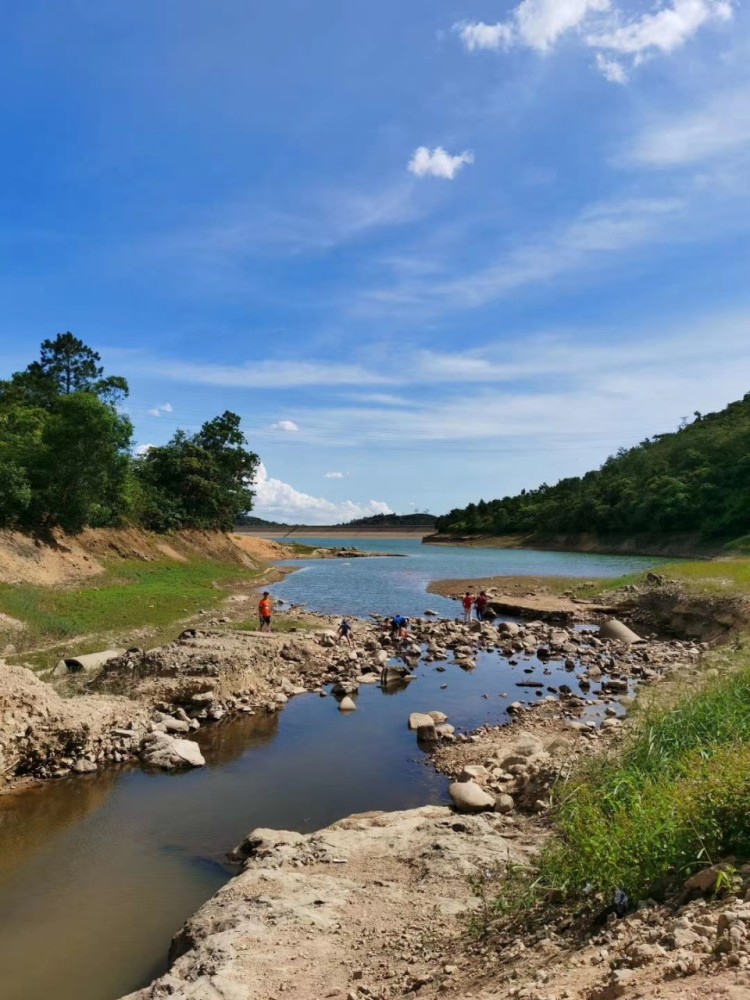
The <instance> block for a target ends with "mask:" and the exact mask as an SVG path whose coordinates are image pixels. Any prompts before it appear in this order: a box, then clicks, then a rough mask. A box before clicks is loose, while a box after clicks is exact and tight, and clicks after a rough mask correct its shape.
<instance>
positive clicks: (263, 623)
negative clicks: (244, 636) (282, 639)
mask: <svg viewBox="0 0 750 1000" xmlns="http://www.w3.org/2000/svg"><path fill="white" fill-rule="evenodd" d="M272 615H273V602H272V601H271V595H270V594H269V593H268V591H267V590H264V591H263V596H262V597H261V599H260V600H259V601H258V618H259V619H260V630H261V632H270V631H271V616H272Z"/></svg>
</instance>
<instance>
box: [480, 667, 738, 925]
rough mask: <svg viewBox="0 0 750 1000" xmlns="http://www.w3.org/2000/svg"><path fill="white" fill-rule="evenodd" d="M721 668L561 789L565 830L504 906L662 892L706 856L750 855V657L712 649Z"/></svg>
mask: <svg viewBox="0 0 750 1000" xmlns="http://www.w3.org/2000/svg"><path fill="white" fill-rule="evenodd" d="M714 662H715V663H716V665H718V666H720V667H721V668H722V669H721V670H720V671H719V676H718V677H715V678H712V679H710V680H708V681H707V682H704V683H703V685H702V686H701V687H699V688H698V689H696V690H693V691H687V692H685V691H683V692H682V693H681V694H680V695H679V696H678V697H677V699H676V700H675V701H674V702H673V703H672V704H668V705H664V704H662V705H661V706H656V707H653V706H652V707H648V708H646V709H644V710H643V711H642V713H641V715H640V716H639V717H637V718H636V719H635V720H634V729H633V731H632V733H631V734H630V736H629V737H628V738H627V739H626V742H625V744H624V745H623V746H622V747H621V748H620V749H619V750H617V751H615V752H613V753H612V754H611V755H610V756H609V757H605V758H604V759H602V758H601V757H596V758H594V759H592V760H591V761H589V762H587V763H586V764H585V765H583V766H581V767H580V768H579V769H577V770H576V772H575V773H574V775H573V776H572V778H571V779H569V780H568V781H567V782H565V783H563V784H561V785H560V786H558V788H557V790H556V793H555V802H556V805H555V809H554V812H553V817H554V821H555V832H556V836H555V837H553V839H552V840H551V841H550V843H549V844H548V846H547V847H546V848H545V850H544V851H543V852H542V855H541V857H540V861H539V865H538V867H537V869H536V871H535V872H533V873H532V874H529V873H523V872H518V871H516V872H515V873H512V876H511V879H510V880H509V882H508V883H507V884H506V885H505V887H504V888H503V890H502V891H501V895H500V897H499V899H498V904H497V906H498V909H499V910H500V911H501V912H507V910H508V909H514V908H517V907H521V908H522V907H523V906H525V905H534V904H535V903H540V902H541V900H543V899H546V898H549V893H550V892H551V891H552V892H553V893H555V894H562V896H563V897H564V898H566V899H578V898H585V897H589V896H590V895H591V893H592V892H593V893H599V894H601V895H602V896H603V897H604V899H606V900H607V901H608V902H609V901H611V899H612V895H613V893H614V891H615V890H616V889H619V888H623V889H625V890H626V892H627V893H628V894H629V896H630V897H631V899H633V900H638V899H647V898H649V897H653V896H657V897H658V896H661V895H663V894H665V893H666V892H667V891H668V890H669V889H670V888H675V887H678V886H679V885H680V884H681V883H682V881H683V880H684V879H685V878H687V877H689V876H690V875H692V874H694V873H695V872H696V871H697V870H699V869H700V868H703V867H705V866H706V865H709V864H712V863H715V862H718V861H720V860H722V859H724V858H726V857H729V856H735V857H737V858H739V859H745V858H750V662H749V660H748V654H747V651H746V650H745V649H743V648H738V649H735V650H734V651H732V652H727V651H724V652H723V653H721V654H714Z"/></svg>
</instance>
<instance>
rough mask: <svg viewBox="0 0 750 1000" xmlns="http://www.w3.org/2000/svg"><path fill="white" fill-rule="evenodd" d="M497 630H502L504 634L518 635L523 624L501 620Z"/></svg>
mask: <svg viewBox="0 0 750 1000" xmlns="http://www.w3.org/2000/svg"><path fill="white" fill-rule="evenodd" d="M497 630H498V632H502V633H503V635H518V633H519V632H520V631H521V626H520V625H518V624H516V622H500V624H499V625H498V626H497Z"/></svg>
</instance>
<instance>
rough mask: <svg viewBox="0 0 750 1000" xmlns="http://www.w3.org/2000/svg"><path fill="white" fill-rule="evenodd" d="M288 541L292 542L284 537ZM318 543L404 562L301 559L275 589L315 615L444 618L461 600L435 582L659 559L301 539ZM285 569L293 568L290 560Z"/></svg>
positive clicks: (631, 566) (591, 571)
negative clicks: (433, 589) (432, 614)
mask: <svg viewBox="0 0 750 1000" xmlns="http://www.w3.org/2000/svg"><path fill="white" fill-rule="evenodd" d="M277 540H278V541H280V542H284V541H285V540H286V541H288V539H284V538H281V537H279V538H278V539H277ZM294 541H295V542H304V543H305V544H307V545H313V546H340V547H343V546H350V545H351V546H354V547H355V548H358V549H361V550H362V551H364V552H392V553H394V554H397V555H399V556H400V557H401V558H398V559H380V558H378V559H318V560H315V559H309V560H295V561H294V562H290V563H288V565H293V566H299V567H300V569H298V570H297V572H296V573H292V574H290V575H289V576H287V577H286V579H285V580H284V581H283V582H282V583H278V584H274V586H272V587H269V590H271V592H272V593H273V594H274V595H275V596H276V597H281V598H283V599H284V600H285V601H289V602H291V603H293V604H304V605H305V606H306V607H307V608H308V609H309V610H311V611H322V612H325V613H326V614H332V615H355V616H357V617H360V618H366V617H367V616H368V615H369V614H371V613H372V612H375V613H376V614H381V615H396V614H402V615H406V616H407V618H414V617H418V616H421V615H423V614H424V612H425V610H426V609H427V608H431V609H432V610H434V611H437V612H438V613H439V614H440V615H442V616H443V617H448V618H452V617H455V616H456V614H457V613H458V606H457V604H456V602H455V601H451V600H450V599H449V598H446V597H440V596H439V595H438V594H428V593H427V585H428V584H429V583H430V582H431V581H433V580H445V579H467V580H471V579H472V578H476V579H481V578H483V577H488V576H574V577H578V578H580V579H584V580H585V579H589V578H591V579H594V578H595V577H613V576H622V575H623V574H625V573H636V572H641V571H643V570H645V569H648V568H649V566H653V565H655V564H656V563H658V562H660V561H662V562H663V560H659V559H657V558H654V557H643V556H602V555H590V554H588V553H578V552H537V551H534V550H531V549H474V548H461V547H459V546H448V545H422V544H421V542H420V541H418V540H417V539H413V538H397V539H385V538H382V539H381V538H331V537H330V536H329V537H327V538H326V537H325V536H321V537H313V536H306V537H304V538H302V537H298V536H297V535H295V536H294ZM281 565H285V564H284V563H282V564H281Z"/></svg>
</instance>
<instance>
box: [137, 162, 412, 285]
mask: <svg viewBox="0 0 750 1000" xmlns="http://www.w3.org/2000/svg"><path fill="white" fill-rule="evenodd" d="M290 200H291V201H292V202H293V200H294V199H293V198H292V199H290ZM421 211H422V210H421V209H420V207H419V206H418V204H417V203H416V202H415V200H414V198H413V182H412V183H409V182H406V181H404V182H398V183H393V184H390V185H386V186H383V187H381V188H380V189H375V190H356V189H347V187H346V186H345V185H342V187H341V189H340V190H335V191H334V190H325V189H321V190H318V191H313V192H308V193H307V195H306V198H305V201H304V204H301V205H300V206H299V207H298V208H297V209H295V208H290V209H288V210H283V211H282V210H280V209H274V208H269V207H267V206H266V205H264V204H262V203H258V202H257V201H255V200H254V199H253V198H245V199H236V200H234V201H232V202H228V203H226V204H223V205H220V206H216V207H214V208H212V209H210V210H207V211H206V212H204V214H203V217H202V218H199V219H197V220H194V221H191V222H190V223H189V224H187V225H185V226H180V227H177V228H175V229H173V230H172V231H170V232H166V233H161V234H158V235H156V236H154V237H152V238H151V239H150V240H149V241H148V242H147V245H146V246H145V247H143V248H141V249H142V251H143V252H146V253H148V254H149V255H150V256H152V257H158V258H160V259H163V260H170V259H174V260H180V261H183V260H190V261H193V262H194V263H195V264H196V265H197V266H201V267H207V268H210V269H213V268H217V267H221V266H222V265H225V264H226V263H227V262H237V261H242V260H244V259H250V258H252V257H255V256H257V255H259V254H263V255H264V256H267V255H268V254H275V255H278V256H296V255H298V254H304V253H323V252H326V251H329V250H332V249H334V248H335V247H338V246H341V245H344V244H347V243H350V242H353V241H356V240H358V239H360V238H362V237H364V236H366V235H368V234H369V233H371V232H373V231H376V230H378V229H386V228H388V227H391V226H401V225H404V224H405V223H407V222H410V221H412V220H414V219H416V218H418V217H419V215H420V212H421Z"/></svg>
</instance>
